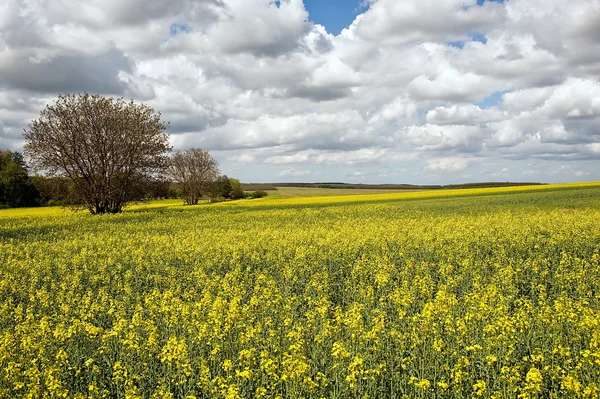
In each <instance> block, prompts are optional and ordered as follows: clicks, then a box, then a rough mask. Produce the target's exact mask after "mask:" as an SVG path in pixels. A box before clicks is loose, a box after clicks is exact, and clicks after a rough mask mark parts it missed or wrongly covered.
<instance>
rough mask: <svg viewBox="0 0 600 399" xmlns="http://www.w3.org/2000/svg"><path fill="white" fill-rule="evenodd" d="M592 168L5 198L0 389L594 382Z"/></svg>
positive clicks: (597, 251) (321, 394) (424, 391)
mask: <svg viewBox="0 0 600 399" xmlns="http://www.w3.org/2000/svg"><path fill="white" fill-rule="evenodd" d="M599 221H600V183H587V184H586V183H582V184H571V185H548V186H535V187H509V188H490V189H471V190H444V191H425V192H404V193H383V194H382V193H378V194H371V195H365V194H362V193H361V194H358V195H352V196H337V197H303V198H293V197H291V196H290V198H271V197H267V198H263V199H258V200H242V201H233V202H226V203H218V204H202V205H198V206H190V207H184V206H181V201H166V202H155V203H150V204H139V205H135V206H133V207H130V208H127V209H126V210H125V212H124V213H122V214H117V215H104V216H97V217H94V216H91V215H89V214H87V213H84V212H78V213H73V212H70V211H65V210H63V209H61V208H38V209H34V210H31V209H20V210H1V211H0V368H1V370H2V372H0V398H4V397H7V398H12V397H27V398H40V397H42V398H88V397H89V398H132V399H133V398H147V397H152V398H187V399H191V398H231V399H233V398H241V397H246V398H250V397H256V398H261V397H264V398H277V397H280V398H404V397H406V398H415V397H416V398H472V397H482V398H490V397H491V398H514V397H520V398H538V397H555V398H569V397H573V398H576V397H589V398H598V396H599V393H600V384H599V381H600V223H599Z"/></svg>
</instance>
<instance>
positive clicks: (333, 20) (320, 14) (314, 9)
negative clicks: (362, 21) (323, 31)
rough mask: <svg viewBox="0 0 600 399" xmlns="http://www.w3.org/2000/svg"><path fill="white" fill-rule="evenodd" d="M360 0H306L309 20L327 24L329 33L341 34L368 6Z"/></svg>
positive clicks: (305, 4)
mask: <svg viewBox="0 0 600 399" xmlns="http://www.w3.org/2000/svg"><path fill="white" fill-rule="evenodd" d="M361 3H362V2H361V1H359V0H327V1H326V0H304V6H305V7H306V10H307V11H308V13H309V14H310V16H309V20H311V21H313V22H316V23H318V24H320V25H323V26H325V28H327V31H328V32H329V33H333V34H335V35H337V34H339V33H340V32H341V31H342V29H344V28H346V27H348V26H349V25H350V24H351V23H352V21H354V18H356V16H357V15H358V14H360V13H361V12H363V11H364V10H365V9H366V8H365V7H364V6H361Z"/></svg>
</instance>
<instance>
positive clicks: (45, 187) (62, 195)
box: [31, 175, 77, 206]
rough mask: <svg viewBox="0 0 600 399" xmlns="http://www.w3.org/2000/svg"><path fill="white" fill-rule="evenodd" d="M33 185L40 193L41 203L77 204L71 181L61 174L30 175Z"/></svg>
mask: <svg viewBox="0 0 600 399" xmlns="http://www.w3.org/2000/svg"><path fill="white" fill-rule="evenodd" d="M31 181H32V182H33V185H34V186H35V188H36V189H37V190H38V191H39V193H40V204H41V205H61V206H65V205H77V196H76V195H75V189H74V185H73V182H71V180H70V179H68V178H66V177H62V176H54V177H48V176H40V175H36V176H31Z"/></svg>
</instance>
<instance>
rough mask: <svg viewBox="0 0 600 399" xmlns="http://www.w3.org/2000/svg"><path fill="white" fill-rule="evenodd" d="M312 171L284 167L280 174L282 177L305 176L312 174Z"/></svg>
mask: <svg viewBox="0 0 600 399" xmlns="http://www.w3.org/2000/svg"><path fill="white" fill-rule="evenodd" d="M311 173H312V172H311V171H310V170H308V169H284V170H282V171H281V172H279V174H278V176H282V177H304V176H308V175H310V174H311Z"/></svg>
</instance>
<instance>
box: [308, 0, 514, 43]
mask: <svg viewBox="0 0 600 399" xmlns="http://www.w3.org/2000/svg"><path fill="white" fill-rule="evenodd" d="M486 1H492V2H496V3H504V0H477V4H479V5H482V4H483V3H485V2H486ZM363 3H364V1H361V0H304V6H305V8H306V10H307V11H308V13H309V14H310V16H309V20H310V21H312V22H316V23H318V24H320V25H323V26H324V27H325V28H327V31H328V32H329V33H333V34H334V35H338V34H339V33H340V32H341V31H342V29H344V28H347V27H348V26H349V25H350V24H351V23H352V21H354V18H356V16H357V15H358V14H360V13H362V12H364V11H365V10H366V9H367V6H365V5H363ZM476 40H481V39H480V38H479V37H478V38H476Z"/></svg>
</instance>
